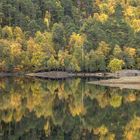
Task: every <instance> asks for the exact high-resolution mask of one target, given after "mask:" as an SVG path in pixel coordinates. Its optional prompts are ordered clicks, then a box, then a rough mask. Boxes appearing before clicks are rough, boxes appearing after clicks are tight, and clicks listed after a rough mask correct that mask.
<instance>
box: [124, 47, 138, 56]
mask: <svg viewBox="0 0 140 140" xmlns="http://www.w3.org/2000/svg"><path fill="white" fill-rule="evenodd" d="M125 52H126V53H127V54H129V55H130V56H131V57H134V56H135V55H136V49H135V48H129V47H128V48H125Z"/></svg>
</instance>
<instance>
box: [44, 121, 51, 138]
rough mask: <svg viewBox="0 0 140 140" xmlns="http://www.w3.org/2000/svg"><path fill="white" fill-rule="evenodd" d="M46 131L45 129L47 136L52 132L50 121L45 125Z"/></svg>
mask: <svg viewBox="0 0 140 140" xmlns="http://www.w3.org/2000/svg"><path fill="white" fill-rule="evenodd" d="M44 131H45V134H46V136H48V135H49V134H50V132H51V131H50V123H49V121H47V122H46V124H45V125H44Z"/></svg>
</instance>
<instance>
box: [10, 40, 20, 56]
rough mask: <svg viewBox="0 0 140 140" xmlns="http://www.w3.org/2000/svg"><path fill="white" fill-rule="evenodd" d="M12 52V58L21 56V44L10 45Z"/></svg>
mask: <svg viewBox="0 0 140 140" xmlns="http://www.w3.org/2000/svg"><path fill="white" fill-rule="evenodd" d="M10 51H11V54H12V56H18V55H20V54H21V44H20V43H16V42H13V43H12V44H11V45H10Z"/></svg>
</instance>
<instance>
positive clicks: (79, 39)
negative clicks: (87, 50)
mask: <svg viewBox="0 0 140 140" xmlns="http://www.w3.org/2000/svg"><path fill="white" fill-rule="evenodd" d="M84 42H85V36H84V35H80V34H77V33H72V35H71V36H70V41H69V45H70V46H76V47H82V46H83V44H84Z"/></svg>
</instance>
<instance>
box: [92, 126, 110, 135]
mask: <svg viewBox="0 0 140 140" xmlns="http://www.w3.org/2000/svg"><path fill="white" fill-rule="evenodd" d="M93 133H94V134H96V135H106V134H107V133H108V129H107V127H106V126H105V125H102V126H100V127H99V128H96V129H93Z"/></svg>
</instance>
